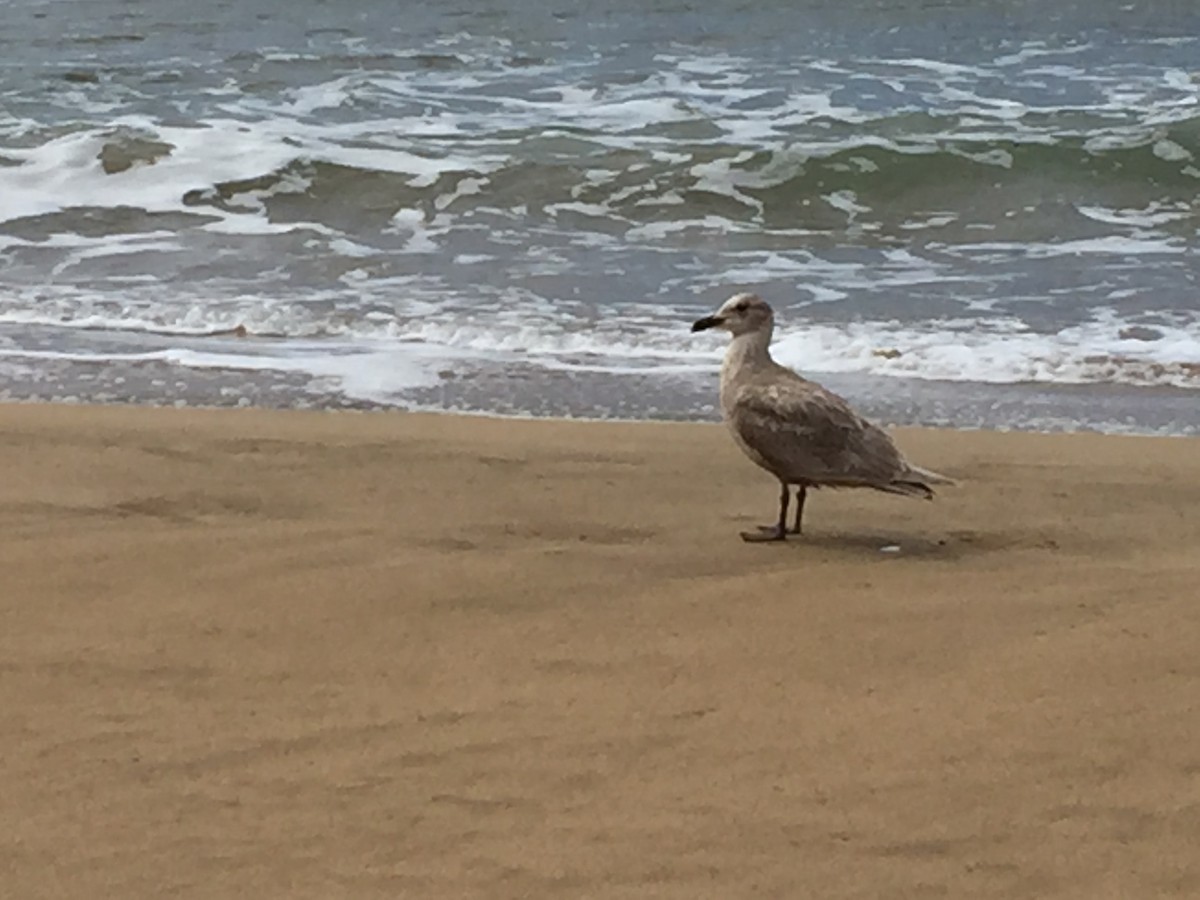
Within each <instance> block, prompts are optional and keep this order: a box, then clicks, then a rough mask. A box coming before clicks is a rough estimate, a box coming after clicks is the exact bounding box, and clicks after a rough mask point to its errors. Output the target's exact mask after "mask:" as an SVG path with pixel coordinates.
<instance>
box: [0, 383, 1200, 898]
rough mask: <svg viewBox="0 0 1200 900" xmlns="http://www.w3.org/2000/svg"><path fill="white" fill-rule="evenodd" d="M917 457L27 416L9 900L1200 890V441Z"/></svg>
mask: <svg viewBox="0 0 1200 900" xmlns="http://www.w3.org/2000/svg"><path fill="white" fill-rule="evenodd" d="M898 439H899V441H900V443H901V445H902V447H903V448H904V449H905V450H906V451H907V452H908V453H909V455H910V456H911V457H912V458H913V459H914V461H916V462H918V463H919V464H921V465H924V466H928V467H930V468H934V469H937V470H939V471H944V472H946V473H947V474H949V475H953V476H955V477H957V478H960V479H961V481H962V483H961V485H960V486H958V487H955V488H948V489H945V490H943V491H942V493H941V494H940V496H939V498H938V500H937V501H935V502H933V503H926V502H921V501H915V500H906V499H902V498H896V497H889V496H884V495H878V494H865V493H853V492H839V493H832V492H820V493H817V494H815V495H813V496H812V497H811V498H810V501H809V507H808V514H807V520H806V524H807V526H808V529H809V532H810V533H809V534H808V535H807V536H806V537H805V538H804V539H802V540H796V541H794V542H790V543H788V544H786V545H745V544H743V543H742V542H741V541H740V540H738V538H737V532H738V530H739V529H742V528H745V527H747V526H748V525H752V524H755V523H757V522H768V521H770V520H771V519H772V517H773V514H774V512H775V501H776V489H775V487H774V486H773V484H772V482H771V480H770V479H769V477H768V476H766V475H765V474H764V473H762V472H760V471H758V470H756V469H755V468H754V467H753V466H752V465H750V464H749V463H747V462H746V461H745V460H744V459H743V458H742V457H741V455H740V453H739V452H738V451H737V450H736V449H735V448H734V447H733V445H732V443H731V442H730V440H729V439H728V437H727V435H726V434H725V433H724V431H723V430H722V429H721V428H720V427H719V426H708V425H694V426H693V425H623V424H584V423H563V422H529V421H520V422H518V421H501V420H487V419H470V418H456V417H448V416H447V417H431V416H416V415H404V414H353V413H287V412H264V411H227V412H198V411H176V410H162V409H157V410H156V409H146V408H121V407H112V408H95V407H68V406H44V405H28V406H0V471H3V473H4V477H3V479H0V773H2V784H3V791H0V885H2V886H3V889H2V890H0V895H4V896H12V897H20V898H40V897H110V896H111V897H122V898H141V897H146V898H149V897H155V898H157V897H163V896H176V897H255V898H263V897H289V898H293V897H295V898H322V900H325V898H330V897H341V896H346V897H355V898H371V897H388V898H394V897H487V898H507V897H514V898H515V897H648V896H653V897H662V898H681V900H682V898H688V900H693V898H697V897H721V898H736V897H750V896H769V897H780V898H800V897H819V898H843V897H847V898H849V897H859V898H880V897H888V898H891V897H948V898H966V897H970V898H991V897H1012V898H1028V897H1039V898H1045V897H1077V898H1088V900H1095V898H1130V897H1139V898H1140V897H1151V896H1178V897H1195V896H1200V853H1197V850H1196V846H1197V843H1196V841H1197V837H1196V836H1197V835H1198V834H1200V718H1198V709H1197V707H1198V704H1200V699H1198V698H1200V651H1198V650H1197V648H1200V588H1198V586H1197V585H1198V584H1200V513H1198V512H1197V510H1198V509H1200V443H1198V442H1197V441H1196V440H1195V439H1159V438H1117V437H1097V436H1089V435H1069V436H1062V435H1059V436H1039V435H1028V434H1019V435H1018V434H994V433H982V432H978V433H956V432H937V431H915V430H909V431H901V432H899V433H898ZM892 545H898V546H899V548H900V550H899V552H881V548H883V547H886V546H892Z"/></svg>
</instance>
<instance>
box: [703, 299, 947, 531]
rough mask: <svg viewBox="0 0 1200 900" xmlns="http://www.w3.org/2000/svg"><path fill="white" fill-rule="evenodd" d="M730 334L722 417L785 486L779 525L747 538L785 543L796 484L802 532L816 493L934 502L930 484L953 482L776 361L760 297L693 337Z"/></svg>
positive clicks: (727, 310) (770, 323) (734, 304)
mask: <svg viewBox="0 0 1200 900" xmlns="http://www.w3.org/2000/svg"><path fill="white" fill-rule="evenodd" d="M707 328H723V329H725V330H726V331H729V332H730V333H731V334H732V335H733V340H732V341H730V344H729V349H728V351H727V352H726V354H725V362H724V365H722V367H721V411H722V412H723V414H724V416H725V422H726V424H727V425H728V426H729V430H730V432H731V433H732V434H733V439H734V440H735V441H736V442H737V445H738V446H739V447H741V448H742V450H743V451H744V452H745V453H746V455H747V456H749V457H750V459H752V460H753V461H754V462H755V463H757V464H758V465H759V466H761V467H762V468H764V469H766V470H767V471H768V472H770V473H771V474H772V475H774V476H775V477H776V478H778V479H779V481H780V484H781V485H782V492H781V494H780V515H779V522H778V523H777V524H776V525H773V526H768V527H765V528H763V529H762V530H761V531H760V532H749V533H744V534H743V535H742V537H743V538H745V539H746V540H783V539H784V537H785V535H786V533H787V532H786V523H787V509H788V502H789V491H788V486H789V485H798V486H799V489H800V490H799V494H798V496H797V502H798V507H797V510H796V524H795V527H794V529H793V531H794V532H795V533H799V532H800V525H801V516H802V515H803V510H804V500H805V497H806V495H807V489H808V488H810V487H814V488H815V487H867V488H873V489H875V490H878V491H886V492H888V493H891V494H903V495H905V496H909V497H923V498H926V499H931V498H932V497H933V490H932V489H931V488H930V487H929V484H930V483H934V484H936V483H949V482H950V479H948V478H946V477H945V476H943V475H938V474H937V473H936V472H930V471H928V470H926V469H921V468H918V467H917V466H914V465H912V464H911V463H909V462H908V460H906V459H905V458H904V455H903V454H902V453H901V452H900V451H899V450H898V449H897V448H896V444H895V442H893V440H892V438H891V436H890V435H889V434H888V433H887V432H886V431H884V430H883V429H881V428H879V427H878V426H876V425H873V424H872V423H870V422H868V421H867V420H866V419H864V418H863V417H862V416H860V415H858V413H856V412H855V411H854V410H853V409H851V408H850V405H849V404H848V403H847V402H846V401H845V400H843V399H842V398H841V397H839V396H838V395H837V394H835V393H833V392H832V391H828V390H826V389H825V388H823V387H821V385H819V384H817V383H816V382H813V381H809V380H808V379H806V378H801V377H800V376H799V375H797V374H796V373H795V372H793V371H792V370H791V369H788V368H785V367H784V366H781V365H779V364H778V363H777V362H775V360H773V359H772V358H771V351H770V344H771V334H772V332H773V330H774V314H773V313H772V311H771V307H770V306H769V305H768V304H767V303H765V302H764V301H763V300H761V299H759V298H758V297H756V296H754V295H753V294H737V295H736V296H734V297H731V298H730V299H729V300H728V301H726V302H725V303H724V304H723V305H722V306H721V308H720V309H719V310H718V311H717V312H716V314H714V315H712V316H708V317H706V318H704V319H700V320H699V321H697V322H696V323H695V324H694V325H693V326H692V330H693V331H703V330H704V329H707Z"/></svg>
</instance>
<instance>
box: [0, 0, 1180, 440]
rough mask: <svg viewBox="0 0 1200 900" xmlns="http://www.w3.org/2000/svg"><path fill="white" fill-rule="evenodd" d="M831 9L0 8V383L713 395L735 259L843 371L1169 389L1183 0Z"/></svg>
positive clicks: (430, 402) (798, 354) (805, 339)
mask: <svg viewBox="0 0 1200 900" xmlns="http://www.w3.org/2000/svg"><path fill="white" fill-rule="evenodd" d="M1102 5H1103V4H1102ZM851 7H852V8H848V9H849V10H850V14H849V17H848V18H847V17H845V16H841V15H840V14H839V15H834V10H833V9H832V8H826V7H823V6H822V7H820V8H815V7H814V8H813V9H810V10H809V11H808V14H807V15H808V19H807V21H808V23H809V27H807V28H806V29H804V31H803V33H797V32H796V29H795V28H794V27H791V26H792V21H791V19H790V18H787V17H786V16H784V13H783V12H781V11H779V10H775V9H770V8H765V7H764V8H755V9H753V10H747V9H744V8H742V7H737V8H736V9H735V8H733V7H728V6H726V5H725V4H723V3H722V2H717V3H715V4H709V5H708V6H706V7H705V9H704V10H694V11H692V13H689V14H688V15H680V14H678V11H677V10H674V9H673V8H672V9H671V10H668V9H666V8H660V7H659V6H658V5H656V4H654V3H651V4H650V5H649V6H644V7H641V8H639V9H638V10H637V11H633V10H631V8H628V7H627V6H623V5H621V4H607V3H604V2H602V3H601V8H598V9H597V10H596V11H595V12H596V13H597V17H598V18H596V21H597V22H599V21H603V22H604V23H605V24H604V27H603V28H599V27H592V26H588V28H586V29H582V30H580V29H581V28H582V25H581V21H582V20H580V19H578V18H577V17H575V16H573V15H565V14H564V15H563V16H559V17H555V16H551V17H549V18H547V17H546V16H544V15H543V13H544V10H537V11H536V13H537V15H534V11H533V10H527V9H524V7H523V6H522V4H516V5H513V6H511V7H506V8H505V9H504V10H495V11H493V12H494V15H493V16H491V17H489V16H480V17H473V16H465V17H464V16H459V15H457V14H452V13H451V12H449V11H446V10H440V9H433V8H430V9H429V10H424V11H421V12H420V13H419V14H418V13H411V14H410V15H408V16H407V18H406V21H405V23H404V26H403V27H402V28H400V27H397V25H396V23H395V21H394V8H393V7H391V6H389V5H388V4H381V3H375V2H367V3H364V4H361V5H360V6H359V7H356V13H355V16H354V17H351V18H349V19H348V18H347V17H346V16H344V15H341V14H337V15H334V14H333V13H332V12H331V11H330V9H327V8H325V7H323V6H321V5H319V4H311V3H308V2H306V0H305V2H301V4H300V7H299V8H298V10H299V11H298V12H297V13H296V15H295V16H293V17H290V18H288V19H287V21H284V19H283V18H281V17H279V16H278V15H277V14H276V13H277V11H276V10H274V8H269V7H267V6H260V5H258V4H257V0H251V2H250V3H249V4H248V5H246V4H243V6H242V7H239V12H238V16H235V17H233V18H236V19H237V21H238V22H239V23H240V24H238V25H237V26H236V27H234V26H233V25H232V24H231V23H232V22H233V18H231V19H229V20H225V19H221V18H219V17H215V16H214V14H212V12H211V10H206V9H204V8H202V7H201V6H197V7H196V8H195V9H191V8H187V9H182V8H177V7H170V8H168V7H167V6H160V5H159V4H157V3H154V2H151V3H148V4H145V5H143V6H141V7H139V8H138V9H136V10H134V9H131V8H128V7H127V6H120V7H118V6H116V5H113V4H111V3H110V2H109V0H96V2H95V3H94V4H92V7H90V8H91V9H94V10H95V13H96V14H95V15H94V16H88V17H86V18H85V19H84V18H81V19H79V20H78V21H76V22H75V26H74V29H75V30H73V31H72V32H71V33H70V34H65V33H59V32H50V31H46V30H45V28H44V25H45V23H44V22H43V21H42V20H40V19H37V18H36V17H32V18H31V17H24V18H23V17H22V16H20V15H16V14H14V18H13V19H12V25H11V27H10V28H9V29H7V30H6V38H8V43H7V44H6V48H7V52H8V53H9V59H10V63H11V64H10V65H9V66H6V67H4V68H3V69H0V92H2V93H3V96H4V97H5V112H6V117H5V118H4V119H3V120H0V263H2V264H0V351H2V353H3V359H4V361H5V363H4V364H5V366H6V368H4V369H2V370H0V381H3V382H4V385H5V386H4V387H0V390H3V391H6V392H7V393H8V395H9V396H35V395H36V396H50V397H76V396H80V397H87V396H91V397H100V398H101V399H121V398H122V397H123V396H124V397H125V398H126V399H136V400H137V401H138V402H151V401H156V402H157V401H158V400H161V401H168V402H173V401H174V399H177V397H176V396H175V395H176V394H179V395H182V396H183V398H184V402H193V401H194V402H201V401H203V402H209V401H210V400H211V399H212V398H213V397H214V396H215V397H216V399H217V402H227V400H228V399H229V398H233V397H237V396H238V395H237V392H238V391H239V390H242V391H245V392H248V394H247V396H250V397H251V398H252V402H256V403H257V402H276V399H273V398H278V397H288V398H290V400H291V401H292V402H301V401H302V400H303V401H304V402H309V401H311V402H315V403H318V404H320V403H330V404H337V403H340V402H342V400H344V399H346V398H349V399H350V400H352V401H353V402H361V403H368V404H384V405H402V406H409V407H412V406H414V405H416V406H421V407H422V408H428V407H433V408H446V409H451V408H454V409H461V408H471V409H476V410H485V411H486V410H492V411H503V412H505V413H518V414H520V413H530V414H587V415H619V416H626V415H645V416H651V417H687V416H690V415H694V416H701V417H703V416H707V415H708V414H709V412H710V411H711V410H709V409H707V408H706V406H705V401H703V399H702V398H703V396H704V391H705V390H707V386H708V384H709V380H710V379H711V377H712V373H713V371H714V368H715V365H716V361H717V358H718V351H717V348H715V347H713V346H711V345H708V344H705V343H703V342H696V341H694V340H692V339H691V338H690V337H689V336H686V335H683V334H682V333H681V332H679V331H678V330H677V329H678V328H679V323H683V322H686V321H689V320H690V318H691V317H693V316H694V314H695V311H696V310H697V309H703V308H707V307H709V306H711V305H712V303H713V302H716V301H718V300H719V299H720V298H722V297H724V296H727V295H728V294H729V293H731V292H732V291H734V290H736V289H751V290H757V291H759V292H761V293H762V294H764V296H767V297H768V298H769V299H770V300H771V301H772V303H773V304H774V305H775V306H776V308H777V309H778V310H779V311H780V321H781V326H782V329H781V340H780V347H779V354H780V356H781V358H783V359H784V360H785V361H787V362H789V363H790V364H792V365H794V366H795V367H796V368H798V369H799V370H801V371H803V372H805V373H809V374H812V375H814V376H816V377H822V378H824V377H829V378H834V379H835V380H836V379H850V380H851V381H852V382H853V381H854V379H858V380H859V386H860V387H862V386H863V385H876V384H883V385H893V386H895V388H896V390H897V391H899V392H900V393H901V394H908V395H914V396H916V395H920V396H931V395H929V394H928V391H929V390H934V388H932V387H930V386H933V385H951V386H955V385H957V386H958V387H957V388H956V389H957V390H959V391H960V392H961V395H962V396H964V397H969V396H973V394H972V392H973V391H975V390H976V388H980V389H983V388H987V389H988V390H993V391H999V390H1000V389H1001V387H1002V386H1012V388H1013V389H1018V388H1020V387H1021V386H1029V389H1030V390H1031V391H1034V390H1043V389H1046V390H1050V389H1053V390H1055V391H1057V390H1059V389H1060V388H1061V389H1062V390H1064V391H1066V392H1067V394H1069V395H1071V396H1073V397H1082V396H1085V395H1086V396H1087V397H1088V398H1090V399H1089V400H1088V404H1085V407H1086V408H1085V407H1081V408H1080V409H1077V410H1075V411H1074V412H1073V413H1061V415H1060V412H1056V413H1054V415H1053V416H1048V417H1043V418H1042V419H1038V421H1051V420H1053V421H1058V419H1059V418H1061V417H1062V416H1066V417H1067V418H1069V417H1070V415H1077V416H1079V417H1080V421H1083V422H1088V421H1092V419H1091V418H1089V417H1090V416H1093V413H1092V412H1089V411H1088V410H1089V409H1092V410H1098V409H1101V407H1102V406H1103V404H1099V401H1097V400H1096V399H1095V392H1096V391H1103V390H1111V391H1112V392H1113V394H1114V396H1117V395H1121V396H1123V395H1124V392H1125V391H1128V390H1146V389H1150V390H1151V391H1152V393H1147V394H1146V395H1145V396H1147V397H1157V396H1158V393H1157V392H1159V391H1181V392H1185V393H1186V392H1189V391H1193V390H1195V389H1196V386H1197V385H1196V381H1197V379H1196V370H1195V367H1196V365H1197V362H1198V360H1200V356H1198V354H1197V335H1196V321H1197V316H1198V315H1200V304H1198V301H1197V298H1196V294H1195V278H1194V266H1193V264H1192V257H1193V255H1194V252H1195V250H1196V235H1197V222H1198V219H1197V215H1198V214H1197V207H1196V204H1195V192H1196V185H1197V183H1198V182H1200V169H1198V168H1197V154H1198V153H1200V146H1198V145H1197V143H1196V134H1197V129H1196V126H1197V122H1200V118H1198V114H1197V110H1198V109H1200V83H1198V82H1197V79H1196V78H1194V77H1193V74H1194V73H1193V69H1194V59H1195V54H1196V51H1197V50H1198V49H1200V39H1197V38H1196V37H1195V35H1194V34H1192V33H1191V32H1190V31H1189V29H1188V28H1187V27H1185V24H1186V23H1184V22H1183V20H1180V21H1178V22H1176V21H1175V20H1173V19H1172V18H1171V16H1164V17H1162V21H1161V22H1160V23H1159V24H1160V25H1161V26H1162V27H1163V28H1165V29H1166V31H1167V33H1165V34H1157V33H1156V34H1149V33H1147V32H1146V31H1145V29H1143V28H1141V26H1139V28H1130V29H1124V30H1119V29H1118V30H1113V28H1112V27H1111V26H1112V22H1115V21H1125V19H1126V18H1128V17H1127V16H1126V13H1125V12H1123V11H1122V10H1121V9H1119V8H1115V7H1114V8H1112V9H1109V8H1108V7H1105V8H1104V10H1101V11H1100V12H1099V13H1097V12H1096V11H1095V10H1092V9H1091V8H1090V7H1089V8H1087V9H1085V8H1082V7H1077V6H1070V8H1065V7H1064V8H1061V9H1058V10H1057V12H1056V15H1057V16H1059V18H1058V19H1056V20H1055V21H1058V22H1060V23H1062V27H1063V28H1064V29H1066V30H1064V31H1061V32H1058V31H1056V33H1055V34H1053V35H1049V34H1043V33H1041V30H1040V24H1039V22H1040V20H1039V21H1033V20H1031V21H1030V22H1028V23H1027V25H1028V28H1027V29H1026V32H1027V36H1028V39H1026V40H1014V39H1013V37H1012V35H1013V34H1014V33H1025V32H1014V31H1012V29H1011V28H1008V27H1006V28H1004V29H1000V30H997V29H996V28H995V22H993V21H992V20H991V19H990V18H989V16H990V13H988V12H987V11H986V10H985V9H984V7H983V6H978V5H967V6H963V7H962V8H958V7H955V8H953V9H948V10H946V11H944V15H943V16H942V17H941V18H940V19H939V23H940V24H939V25H938V28H936V29H933V30H931V29H930V27H929V25H928V23H927V22H926V21H925V20H924V19H920V20H915V19H913V18H911V17H910V16H909V15H908V13H907V12H906V9H907V7H905V6H904V5H903V4H901V5H895V6H889V4H887V3H884V4H878V3H873V4H865V5H861V6H855V5H854V4H853V3H852V4H851ZM839 9H840V8H839ZM1089 10H1090V11H1089ZM106 11H107V12H106ZM109 13H111V15H109ZM1008 14H1009V15H1012V16H1018V17H1019V14H1020V11H1019V10H1018V11H1013V10H1010V11H1009V13H1008ZM1097 15H1099V16H1100V18H1099V19H1096V18H1095V16H1097ZM114 16H116V17H117V18H119V19H120V21H121V22H122V23H123V24H122V31H121V35H123V36H122V37H120V39H119V40H110V39H109V38H110V37H112V36H111V35H108V34H107V32H106V30H105V29H106V28H108V26H107V25H106V24H105V23H106V22H110V21H116V20H117V19H114V18H113V17H114ZM156 16H157V17H158V19H155V17H156ZM781 16H783V18H781ZM159 19H161V20H162V21H159ZM176 19H178V20H179V21H175V20H176ZM151 20H154V21H155V22H157V25H155V27H153V28H152V27H149V25H148V23H149V22H150V21H151ZM731 21H736V23H737V24H736V27H730V22H731ZM1157 21H1158V20H1156V22H1157ZM1072 23H1073V24H1072ZM1172 23H1174V24H1172ZM1010 24H1011V23H1010ZM159 26H161V27H159ZM1068 26H1069V27H1068ZM1156 27H1158V26H1156ZM1173 28H1175V29H1177V30H1178V33H1176V31H1172V29H1173ZM1068 32H1069V33H1072V34H1077V35H1080V36H1081V37H1079V39H1071V40H1066V39H1063V38H1061V37H1060V36H1059V35H1060V34H1066V33H1068ZM885 36H886V37H885ZM34 48H36V52H35V49H34ZM81 48H84V49H81ZM110 370H112V371H110ZM117 370H119V371H121V372H123V373H124V374H122V375H120V376H119V377H121V378H125V379H126V381H124V382H121V383H117V382H116V380H115V379H116V378H117V377H118V376H117V375H115V374H113V372H115V371H117ZM150 371H153V372H154V373H155V374H154V375H153V377H147V378H140V377H139V376H138V374H137V373H139V372H142V373H145V372H150ZM5 373H7V374H5ZM222 373H224V374H222ZM238 373H240V374H238ZM176 375H178V376H179V378H178V379H176V378H175V376H176ZM129 378H133V379H134V380H135V381H139V384H140V385H141V386H140V387H139V388H138V390H137V392H136V393H135V392H134V391H132V390H131V389H127V385H128V384H129V383H130V382H129V380H128V379H129ZM239 378H240V379H241V381H239V380H238V379H239ZM5 379H7V380H6V381H5ZM23 379H24V380H23ZM218 382H219V383H220V385H221V388H220V390H219V391H217V393H216V394H215V395H213V394H209V393H205V392H204V390H201V388H200V387H198V385H201V384H208V385H212V384H216V383H218ZM67 383H70V384H72V385H74V387H72V388H70V390H68V391H67V393H56V390H57V389H56V388H55V387H54V386H55V385H60V386H61V385H65V384H67ZM100 383H104V384H106V385H107V386H106V387H105V388H104V389H103V390H100V389H99V388H97V387H96V385H98V384H100ZM181 383H182V384H183V385H184V387H180V386H179V385H180V384H181ZM518 383H520V385H525V386H528V389H526V388H525V387H520V388H519V389H518V388H517V387H515V386H514V385H517V384H518ZM89 385H91V387H89ZM539 386H540V388H544V389H545V390H547V391H549V392H551V393H552V394H553V395H554V396H555V397H557V398H558V399H556V400H554V401H553V402H551V401H549V400H546V399H544V397H543V396H541V395H539V394H538V393H537V390H538V389H539ZM853 386H854V384H852V385H851V387H853ZM988 386H990V387H988ZM864 389H865V388H864ZM205 390H207V389H205ZM276 390H278V391H279V393H277V394H276V393H272V391H276ZM871 390H874V388H871ZM937 390H941V388H937ZM1004 390H1005V391H1007V390H1008V388H1007V387H1005V388H1004ZM222 391H228V392H231V393H222ZM198 392H199V393H198ZM1056 396H1057V395H1056ZM1063 396H1066V394H1064V395H1063ZM938 398H939V399H937V400H936V404H935V406H936V409H939V410H950V411H952V412H947V413H946V415H947V416H949V417H950V419H949V421H952V422H954V421H957V423H958V424H967V425H974V424H979V423H980V421H983V422H985V423H986V422H987V420H988V418H987V417H988V415H991V414H990V413H986V412H985V413H983V414H982V420H981V419H980V417H979V416H978V415H976V413H975V412H972V411H969V410H964V409H960V408H959V407H958V406H956V405H955V404H954V403H951V402H950V401H948V400H946V399H945V398H944V397H942V395H941V394H939V395H938ZM931 402H932V401H931ZM1147 402H1150V401H1149V400H1148V401H1147ZM1155 402H1157V401H1155ZM1089 404H1090V405H1089ZM998 408H999V407H997V409H998ZM1005 408H1006V409H1007V408H1008V407H1005ZM972 409H974V407H972ZM896 410H897V415H898V416H899V418H900V420H904V419H905V418H906V417H907V418H910V419H911V418H921V417H925V418H928V416H927V414H926V413H923V412H922V411H921V410H920V409H918V408H916V407H909V406H897V407H896ZM938 415H941V414H940V413H939V414H938ZM1141 415H1142V414H1140V413H1136V414H1135V415H1134V419H1135V420H1138V421H1142V420H1143V419H1144V421H1145V422H1147V423H1149V424H1148V425H1147V427H1152V428H1158V427H1159V426H1160V425H1161V422H1160V420H1159V419H1155V418H1154V416H1153V415H1150V414H1146V415H1145V416H1142V419H1138V416H1141ZM1172 415H1174V413H1173V414H1172ZM954 416H959V417H960V418H959V419H958V420H955V419H954V418H953V417H954ZM1095 416H1098V417H1100V418H1103V419H1104V421H1105V422H1106V423H1107V425H1106V426H1105V427H1111V426H1112V425H1113V420H1112V416H1110V415H1109V413H1108V412H1104V411H1101V412H1096V413H1095ZM1006 417H1008V418H1006ZM935 418H937V417H936V416H935ZM1017 418H1020V417H1019V416H1018V417H1017ZM1011 419H1012V416H1011V415H1010V413H1008V412H1004V413H1000V412H997V413H995V414H994V421H992V424H1004V422H1005V421H1009V420H1011ZM939 421H940V419H939ZM1022 421H1026V420H1022ZM1028 421H1032V419H1028ZM1122 421H1124V419H1122ZM1172 421H1174V420H1172ZM1155 423H1158V424H1155ZM1125 424H1128V423H1125ZM1135 426H1136V422H1135V425H1134V426H1131V427H1135ZM1179 427H1180V428H1184V427H1186V426H1185V425H1180V426H1179Z"/></svg>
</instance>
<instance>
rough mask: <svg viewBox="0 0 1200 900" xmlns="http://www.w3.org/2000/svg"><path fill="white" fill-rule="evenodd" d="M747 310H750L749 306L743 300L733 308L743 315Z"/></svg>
mask: <svg viewBox="0 0 1200 900" xmlns="http://www.w3.org/2000/svg"><path fill="white" fill-rule="evenodd" d="M749 308H750V304H749V303H747V302H746V301H745V300H743V301H742V302H741V303H739V304H738V305H737V306H735V307H734V309H735V310H737V311H738V312H740V313H744V312H745V311H746V310H748V309H749Z"/></svg>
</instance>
